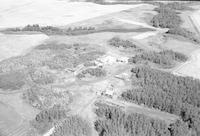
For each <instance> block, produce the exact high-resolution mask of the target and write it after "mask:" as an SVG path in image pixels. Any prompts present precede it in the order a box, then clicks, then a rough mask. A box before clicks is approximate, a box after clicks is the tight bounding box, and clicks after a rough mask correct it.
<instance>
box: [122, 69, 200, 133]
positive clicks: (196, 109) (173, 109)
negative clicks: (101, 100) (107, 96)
mask: <svg viewBox="0 0 200 136" xmlns="http://www.w3.org/2000/svg"><path fill="white" fill-rule="evenodd" d="M132 72H133V77H135V78H136V80H137V85H139V86H140V88H138V89H133V90H128V91H127V92H124V93H123V94H122V98H124V99H125V100H128V101H133V102H136V103H138V104H145V105H147V106H148V107H154V108H157V109H160V110H162V111H166V112H169V113H172V114H176V115H178V116H180V117H181V118H182V120H183V121H184V122H186V123H187V124H188V127H189V128H190V129H192V130H193V132H195V133H196V135H195V136H198V135H200V93H199V90H200V82H199V80H194V79H192V78H189V77H179V76H175V75H172V74H169V73H167V72H161V71H159V70H154V69H149V68H147V67H136V68H133V69H132ZM134 82H135V79H133V83H134Z"/></svg>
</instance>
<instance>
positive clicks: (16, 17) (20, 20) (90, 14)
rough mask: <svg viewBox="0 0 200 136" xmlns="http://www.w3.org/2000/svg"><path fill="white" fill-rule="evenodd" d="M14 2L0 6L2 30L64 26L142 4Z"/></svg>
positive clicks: (38, 0)
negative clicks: (19, 27)
mask: <svg viewBox="0 0 200 136" xmlns="http://www.w3.org/2000/svg"><path fill="white" fill-rule="evenodd" d="M4 1H5V2H4ZM13 1H14V0H9V1H6V0H3V1H2V3H6V4H3V5H1V6H0V8H1V9H2V10H1V12H0V16H1V22H0V25H1V28H3V27H4V28H5V27H16V26H25V25H27V24H41V25H60V26H62V25H67V24H70V23H73V22H78V21H82V20H86V19H89V18H94V17H97V16H102V15H105V14H110V13H113V12H118V11H121V10H126V9H129V8H134V7H138V6H140V4H138V5H98V4H94V3H89V2H68V1H59V0H43V1H40V0H35V1H33V0H31V1H29V2H27V1H26V0H22V1H19V2H13ZM141 5H142V4H141ZM30 9H31V10H30ZM49 9H51V10H49ZM22 15H23V16H22Z"/></svg>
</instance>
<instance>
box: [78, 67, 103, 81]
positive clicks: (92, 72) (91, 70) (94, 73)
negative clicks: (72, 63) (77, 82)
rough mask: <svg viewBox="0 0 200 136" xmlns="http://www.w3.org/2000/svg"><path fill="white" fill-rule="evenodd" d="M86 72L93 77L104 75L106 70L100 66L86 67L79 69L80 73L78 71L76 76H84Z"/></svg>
mask: <svg viewBox="0 0 200 136" xmlns="http://www.w3.org/2000/svg"><path fill="white" fill-rule="evenodd" d="M86 74H89V75H91V76H94V77H104V76H106V71H105V70H103V69H101V68H88V69H86V70H83V71H81V73H79V74H78V75H77V77H78V78H80V79H81V78H84V77H86Z"/></svg>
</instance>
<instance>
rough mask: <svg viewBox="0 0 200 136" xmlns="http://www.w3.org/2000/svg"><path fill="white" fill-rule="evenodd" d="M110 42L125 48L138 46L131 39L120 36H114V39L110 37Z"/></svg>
mask: <svg viewBox="0 0 200 136" xmlns="http://www.w3.org/2000/svg"><path fill="white" fill-rule="evenodd" d="M108 43H109V44H110V45H112V46H115V47H118V48H119V47H123V48H136V47H137V46H136V45H135V44H134V43H133V42H131V41H129V40H123V39H120V38H119V37H113V38H112V39H110V40H109V41H108Z"/></svg>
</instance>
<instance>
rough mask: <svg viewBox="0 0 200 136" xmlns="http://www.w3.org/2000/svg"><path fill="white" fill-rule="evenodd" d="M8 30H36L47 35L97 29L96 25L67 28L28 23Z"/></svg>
mask: <svg viewBox="0 0 200 136" xmlns="http://www.w3.org/2000/svg"><path fill="white" fill-rule="evenodd" d="M7 31H14V32H19V31H22V32H23V31H35V32H42V33H45V34H47V35H79V34H87V33H91V32H94V31H95V27H91V26H89V27H82V26H79V27H73V28H72V27H69V28H65V29H61V28H58V27H53V26H44V27H43V26H39V25H38V24H33V25H27V26H25V27H23V28H9V29H7Z"/></svg>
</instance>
